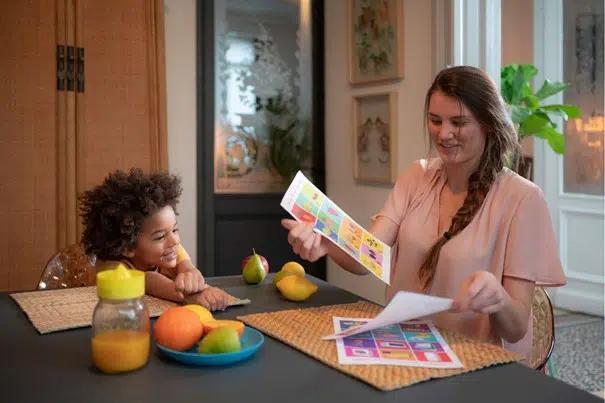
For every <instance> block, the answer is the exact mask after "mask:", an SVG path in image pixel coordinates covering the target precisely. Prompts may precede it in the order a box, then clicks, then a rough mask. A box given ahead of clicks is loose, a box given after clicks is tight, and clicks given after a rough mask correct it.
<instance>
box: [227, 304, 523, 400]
mask: <svg viewBox="0 0 605 403" xmlns="http://www.w3.org/2000/svg"><path fill="white" fill-rule="evenodd" d="M382 309H383V308H382V307H380V306H378V305H375V304H372V303H368V302H365V301H360V302H356V303H352V304H342V305H331V306H324V307H318V308H306V309H295V310H285V311H277V312H267V313H258V314H251V315H245V316H239V317H238V319H239V320H241V321H242V322H244V323H246V324H247V325H248V326H251V327H254V328H256V329H258V330H260V331H261V332H263V333H265V334H267V335H268V336H271V337H273V338H276V339H278V340H280V341H282V342H283V343H285V344H288V345H290V346H291V347H294V348H296V349H298V350H300V351H302V352H303V353H305V354H307V355H309V356H311V357H313V358H315V359H317V360H319V361H321V362H322V363H324V364H326V365H328V366H330V367H333V368H335V369H337V370H339V371H341V372H343V373H345V374H348V375H351V376H353V377H355V378H357V379H360V380H362V381H364V382H366V383H368V384H370V385H372V386H374V387H376V388H378V389H380V390H384V391H390V390H394V389H399V388H402V387H406V386H409V385H413V384H415V383H419V382H422V381H426V380H429V379H432V378H445V377H448V376H453V375H456V374H461V373H465V372H471V371H475V370H478V369H481V368H484V367H488V366H491V365H495V364H501V363H507V362H513V361H520V360H521V357H519V356H517V355H515V354H513V353H511V352H509V351H507V350H505V349H503V348H500V347H498V346H495V345H492V344H486V343H478V342H475V341H472V340H470V339H467V338H465V337H462V336H460V335H457V334H453V333H450V332H446V331H443V330H441V329H439V331H440V333H441V335H442V336H443V338H444V339H445V340H446V341H447V343H448V344H449V345H450V347H451V348H452V350H453V351H454V353H456V355H457V356H458V358H459V359H460V361H461V362H462V364H463V365H464V368H460V369H433V368H421V367H406V366H394V365H342V364H340V363H339V362H338V354H337V351H336V343H335V341H333V340H331V341H327V340H321V337H322V336H326V335H329V334H332V333H333V332H334V327H333V322H332V317H333V316H341V317H351V318H373V317H374V316H376V315H377V314H378V313H379V312H380V311H381V310H382Z"/></svg>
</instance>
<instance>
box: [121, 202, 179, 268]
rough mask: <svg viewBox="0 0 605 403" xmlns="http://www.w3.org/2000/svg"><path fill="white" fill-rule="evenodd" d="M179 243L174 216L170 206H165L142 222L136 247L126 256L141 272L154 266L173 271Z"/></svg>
mask: <svg viewBox="0 0 605 403" xmlns="http://www.w3.org/2000/svg"><path fill="white" fill-rule="evenodd" d="M180 241H181V240H180V237H179V234H178V228H177V222H176V214H175V213H174V210H173V208H172V207H171V206H166V207H164V208H162V209H161V210H159V211H158V212H157V213H155V214H154V215H153V216H151V217H148V218H146V219H145V220H144V221H143V225H142V226H141V232H140V233H139V236H138V237H137V244H136V247H135V248H134V249H133V250H131V251H129V252H128V253H127V254H126V256H127V257H129V258H130V259H131V260H132V262H133V264H134V265H135V266H136V267H137V268H140V269H141V270H146V269H151V268H153V267H154V266H158V267H159V268H160V269H173V268H174V267H175V266H176V261H177V253H176V247H177V245H178V244H179V243H180Z"/></svg>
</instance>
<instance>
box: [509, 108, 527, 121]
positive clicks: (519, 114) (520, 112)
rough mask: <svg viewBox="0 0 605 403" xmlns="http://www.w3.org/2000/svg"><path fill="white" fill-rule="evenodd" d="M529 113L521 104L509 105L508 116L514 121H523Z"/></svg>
mask: <svg viewBox="0 0 605 403" xmlns="http://www.w3.org/2000/svg"><path fill="white" fill-rule="evenodd" d="M530 114H531V112H530V110H529V109H527V107H525V106H523V105H510V117H511V119H512V121H513V122H514V123H519V124H520V123H523V121H524V120H525V118H527V117H528V116H529V115H530Z"/></svg>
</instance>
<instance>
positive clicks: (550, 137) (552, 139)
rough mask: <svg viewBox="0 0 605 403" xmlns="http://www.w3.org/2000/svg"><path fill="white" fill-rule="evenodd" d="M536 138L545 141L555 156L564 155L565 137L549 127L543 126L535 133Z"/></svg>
mask: <svg viewBox="0 0 605 403" xmlns="http://www.w3.org/2000/svg"><path fill="white" fill-rule="evenodd" d="M536 136H537V137H540V138H541V139H544V140H547V141H548V144H549V145H550V148H552V149H553V151H554V152H556V153H557V154H563V153H565V136H564V135H563V134H561V133H559V132H558V131H556V130H555V129H553V128H552V127H550V126H545V127H544V128H543V129H542V130H541V131H539V132H537V133H536Z"/></svg>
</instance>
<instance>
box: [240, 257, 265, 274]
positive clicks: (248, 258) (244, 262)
mask: <svg viewBox="0 0 605 403" xmlns="http://www.w3.org/2000/svg"><path fill="white" fill-rule="evenodd" d="M257 255H258V253H257ZM252 256H254V255H250V256H248V257H247V258H245V259H244V261H243V262H242V270H243V268H244V266H245V265H246V263H248V260H250V259H252ZM258 257H260V261H261V262H262V263H263V267H264V268H265V273H267V274H268V273H269V262H267V259H265V257H264V256H262V255H258Z"/></svg>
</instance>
